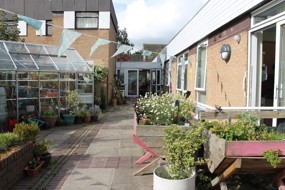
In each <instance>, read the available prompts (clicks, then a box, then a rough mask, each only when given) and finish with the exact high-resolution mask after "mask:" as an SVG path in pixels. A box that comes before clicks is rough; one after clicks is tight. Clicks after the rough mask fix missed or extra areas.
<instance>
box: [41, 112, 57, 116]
mask: <svg viewBox="0 0 285 190" xmlns="http://www.w3.org/2000/svg"><path fill="white" fill-rule="evenodd" d="M43 116H44V117H51V116H57V113H56V112H54V111H44V113H43Z"/></svg>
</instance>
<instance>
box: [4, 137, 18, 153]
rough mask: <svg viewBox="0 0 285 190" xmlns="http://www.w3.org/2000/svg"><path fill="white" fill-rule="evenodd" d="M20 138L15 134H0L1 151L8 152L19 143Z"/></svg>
mask: <svg viewBox="0 0 285 190" xmlns="http://www.w3.org/2000/svg"><path fill="white" fill-rule="evenodd" d="M19 141H20V140H19V137H18V135H16V134H15V133H1V134H0V151H6V150H7V149H8V148H10V147H12V146H14V145H17V144H18V143H19Z"/></svg>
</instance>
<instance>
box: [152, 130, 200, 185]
mask: <svg viewBox="0 0 285 190" xmlns="http://www.w3.org/2000/svg"><path fill="white" fill-rule="evenodd" d="M203 129H204V128H203V126H202V125H193V126H192V127H191V128H189V127H187V128H179V127H178V126H177V125H172V126H171V127H169V128H167V129H165V137H164V140H165V146H164V147H163V148H164V149H165V151H166V160H167V164H166V165H164V166H159V167H157V168H156V169H155V170H154V172H153V173H154V175H153V187H154V190H173V189H175V190H195V179H196V171H195V166H196V165H197V164H202V163H203V162H204V161H203V160H199V159H198V158H197V156H196V155H197V151H198V150H199V149H200V147H201V145H202V144H203V142H204V140H203V138H202V132H203Z"/></svg>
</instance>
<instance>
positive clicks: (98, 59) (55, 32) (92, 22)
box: [0, 0, 118, 103]
mask: <svg viewBox="0 0 285 190" xmlns="http://www.w3.org/2000/svg"><path fill="white" fill-rule="evenodd" d="M0 7H1V8H3V9H6V10H9V11H11V12H14V13H16V14H20V15H25V16H28V17H31V18H35V19H38V20H41V21H42V22H43V25H42V28H41V32H38V31H36V30H35V29H33V28H32V27H31V26H29V25H27V24H26V23H25V22H23V21H19V23H18V27H19V29H20V31H21V33H20V36H21V37H23V38H24V39H25V41H26V42H27V43H35V44H48V45H57V46H59V45H60V38H61V33H62V31H63V29H73V30H76V31H78V32H80V33H82V34H85V35H81V36H80V37H79V38H78V39H77V40H76V41H75V42H74V43H73V44H72V46H71V47H72V48H75V49H76V50H77V51H78V52H79V54H80V55H81V56H82V57H83V58H84V59H85V60H86V61H88V63H91V64H95V65H100V66H104V67H107V68H109V75H108V79H107V81H105V84H104V87H105V96H106V97H107V98H106V103H107V102H109V100H110V99H111V90H112V87H111V81H112V80H113V77H114V72H115V58H111V56H112V55H113V54H114V53H115V51H116V43H109V44H107V45H104V46H101V47H100V48H98V49H97V51H96V52H95V53H94V54H93V56H92V57H89V53H90V49H91V47H92V45H93V44H94V43H95V42H96V40H97V38H96V37H98V38H103V39H106V40H109V41H116V34H117V31H118V24H117V18H116V13H115V10H114V7H113V2H112V0H100V1H99V0H80V1H74V0H68V1H66V0H9V1H6V0H0ZM49 24H52V25H49ZM40 33H41V35H40ZM88 35H89V36H88ZM93 36H94V37H93ZM95 88H96V87H95ZM97 89H98V88H97ZM99 89H100V88H99ZM106 89H108V90H106ZM100 93H101V92H100V90H98V91H97V95H98V96H100Z"/></svg>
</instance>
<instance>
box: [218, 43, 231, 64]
mask: <svg viewBox="0 0 285 190" xmlns="http://www.w3.org/2000/svg"><path fill="white" fill-rule="evenodd" d="M220 53H221V58H222V60H225V61H228V60H229V59H230V57H231V46H230V45H229V44H223V45H222V47H221V51H220Z"/></svg>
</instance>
